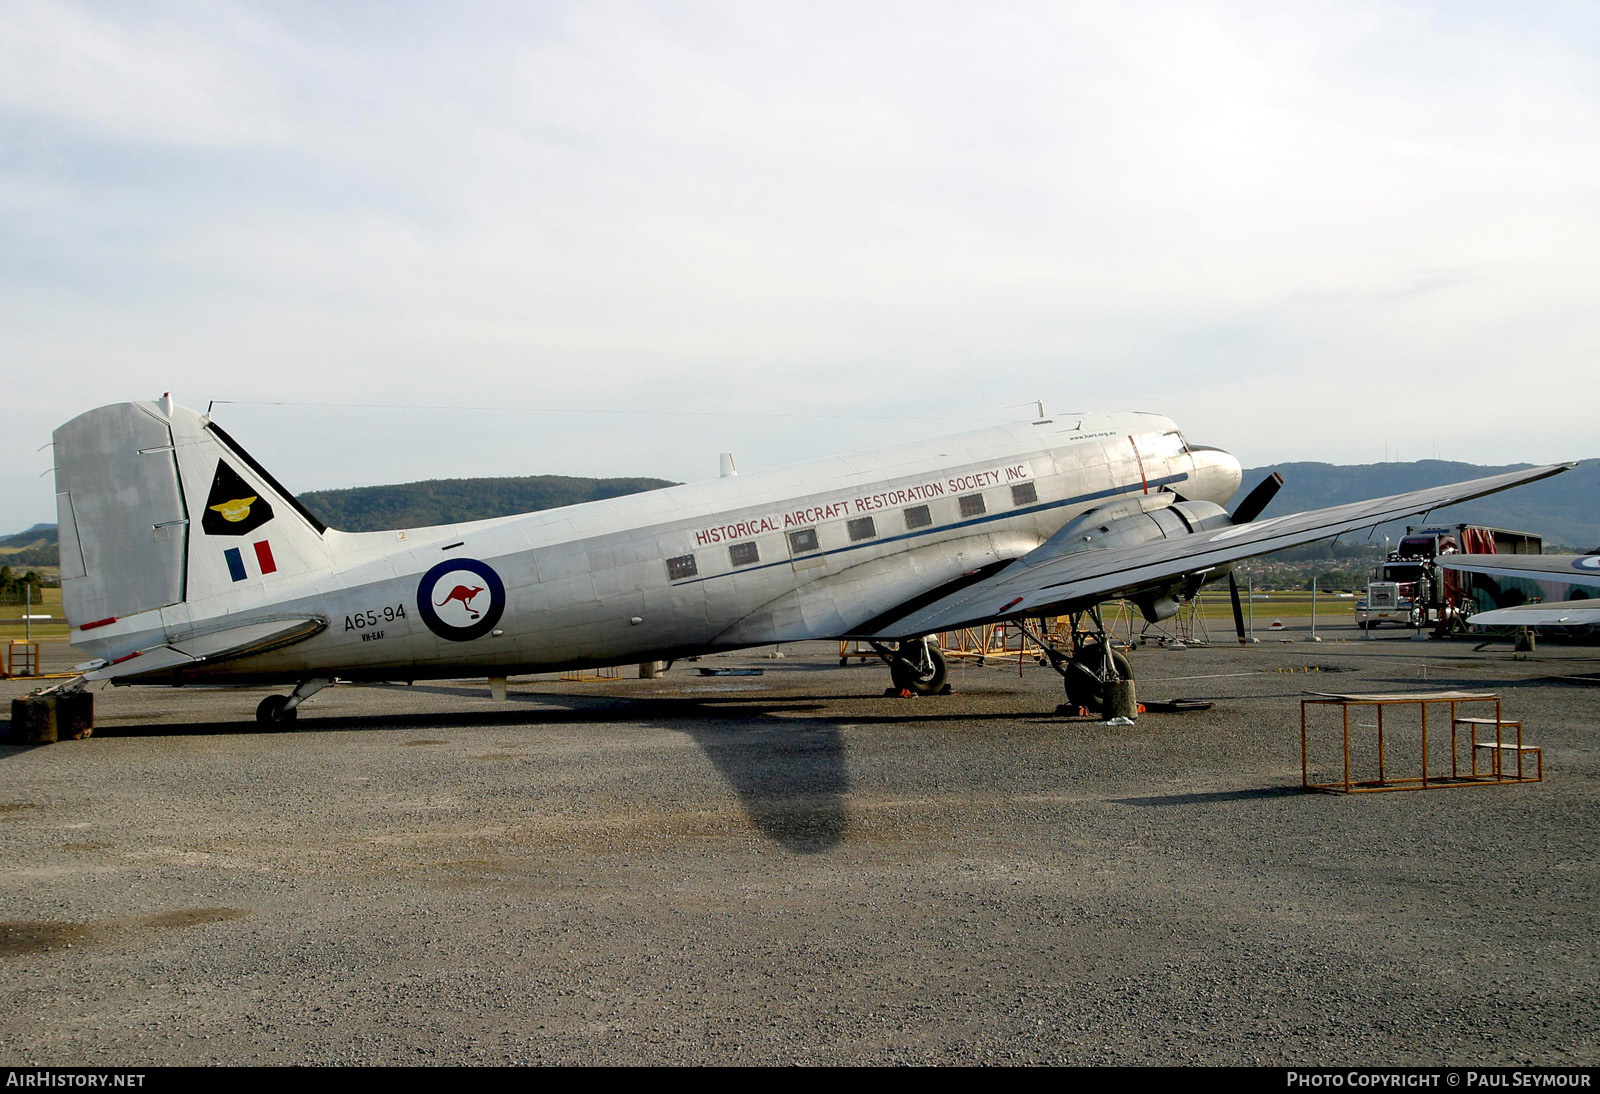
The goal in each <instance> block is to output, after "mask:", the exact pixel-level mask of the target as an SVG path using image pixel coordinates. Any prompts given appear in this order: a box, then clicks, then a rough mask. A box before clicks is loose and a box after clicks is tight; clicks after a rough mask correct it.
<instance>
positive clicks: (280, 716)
mask: <svg viewBox="0 0 1600 1094" xmlns="http://www.w3.org/2000/svg"><path fill="white" fill-rule="evenodd" d="M299 713H300V711H299V708H297V707H291V706H289V697H288V696H287V695H269V696H267V697H266V698H265V699H263V700H261V703H260V705H259V706H257V707H256V721H257V722H259V723H261V724H262V725H264V726H283V725H287V724H289V723H290V722H292V721H294V720H295V717H296V715H298V714H299Z"/></svg>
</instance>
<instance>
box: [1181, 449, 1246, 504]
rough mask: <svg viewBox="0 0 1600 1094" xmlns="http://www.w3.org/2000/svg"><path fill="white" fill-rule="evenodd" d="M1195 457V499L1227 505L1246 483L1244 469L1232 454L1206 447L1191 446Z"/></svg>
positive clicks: (1191, 451)
mask: <svg viewBox="0 0 1600 1094" xmlns="http://www.w3.org/2000/svg"><path fill="white" fill-rule="evenodd" d="M1189 451H1190V453H1191V454H1192V455H1193V456H1194V481H1195V485H1194V487H1193V488H1192V489H1193V494H1192V496H1194V497H1201V498H1204V499H1206V500H1207V501H1214V502H1216V503H1217V504H1218V505H1226V504H1227V503H1228V499H1229V498H1231V497H1233V496H1234V495H1235V494H1237V493H1238V492H1239V485H1240V484H1241V483H1242V482H1244V468H1243V467H1242V466H1241V465H1240V463H1239V460H1238V458H1237V457H1236V456H1234V455H1233V453H1231V452H1224V451H1223V450H1222V449H1220V448H1211V447H1208V446H1206V445H1198V444H1197V445H1190V446H1189Z"/></svg>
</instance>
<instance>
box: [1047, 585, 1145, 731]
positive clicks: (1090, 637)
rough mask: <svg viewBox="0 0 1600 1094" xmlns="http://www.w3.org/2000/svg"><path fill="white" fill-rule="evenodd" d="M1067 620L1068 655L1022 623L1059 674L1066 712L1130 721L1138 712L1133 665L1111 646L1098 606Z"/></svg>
mask: <svg viewBox="0 0 1600 1094" xmlns="http://www.w3.org/2000/svg"><path fill="white" fill-rule="evenodd" d="M1068 619H1069V620H1070V621H1071V631H1072V653H1071V654H1070V655H1069V654H1067V653H1065V652H1064V651H1062V650H1060V649H1058V648H1056V646H1055V645H1054V644H1052V643H1051V642H1050V640H1049V639H1048V638H1046V637H1045V636H1044V635H1042V634H1040V633H1038V632H1036V631H1034V630H1033V629H1032V628H1031V627H1029V626H1028V624H1027V623H1026V622H1024V623H1023V624H1022V633H1023V634H1025V635H1027V636H1028V637H1029V638H1030V639H1032V640H1033V643H1034V645H1036V646H1038V647H1039V649H1040V651H1041V652H1042V653H1043V654H1044V657H1045V659H1046V660H1047V661H1048V662H1049V664H1050V667H1051V668H1053V669H1055V670H1056V671H1057V672H1059V673H1060V674H1061V683H1062V685H1063V687H1064V688H1065V689H1066V693H1067V701H1066V703H1065V704H1064V706H1065V708H1066V710H1065V713H1069V714H1072V713H1077V712H1078V711H1080V710H1081V711H1088V712H1089V713H1090V714H1099V715H1102V716H1103V717H1104V718H1105V719H1106V720H1107V721H1110V720H1112V719H1126V720H1127V721H1128V722H1132V721H1133V719H1134V718H1135V717H1136V716H1137V714H1138V711H1139V704H1138V700H1137V698H1136V696H1135V694H1134V687H1133V666H1132V665H1130V664H1129V663H1128V659H1127V658H1126V657H1124V656H1123V655H1122V654H1121V653H1119V652H1118V651H1116V650H1114V649H1112V648H1111V643H1110V640H1109V638H1108V636H1107V635H1106V628H1105V624H1104V622H1103V621H1102V620H1101V618H1100V609H1099V608H1090V609H1088V610H1087V611H1083V612H1072V613H1070V614H1069V616H1068Z"/></svg>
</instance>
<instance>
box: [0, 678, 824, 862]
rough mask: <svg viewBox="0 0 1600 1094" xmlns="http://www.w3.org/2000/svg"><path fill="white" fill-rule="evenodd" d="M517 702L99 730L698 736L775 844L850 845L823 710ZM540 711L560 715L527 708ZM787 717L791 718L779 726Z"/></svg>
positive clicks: (580, 699)
mask: <svg viewBox="0 0 1600 1094" xmlns="http://www.w3.org/2000/svg"><path fill="white" fill-rule="evenodd" d="M428 690H432V691H457V690H459V691H461V692H463V693H464V694H471V695H476V696H478V697H480V698H481V697H482V695H483V690H482V689H481V688H480V689H453V688H449V689H446V688H430V689H428ZM510 701H511V702H512V703H514V704H516V705H515V706H513V707H512V708H511V709H498V710H474V711H454V712H451V711H440V712H432V713H417V714H382V715H377V714H373V715H344V716H338V717H317V716H315V715H311V714H302V716H301V717H300V718H299V719H298V720H297V721H296V722H295V723H294V725H293V728H292V729H290V730H287V731H285V730H281V729H277V728H269V727H266V726H261V725H258V724H257V723H256V722H255V721H254V720H242V719H241V720H238V721H226V722H223V721H209V722H181V723H145V724H126V723H111V724H104V723H102V724H101V725H99V726H97V727H96V728H95V731H94V735H95V737H100V738H118V737H207V736H229V735H247V734H257V733H261V734H267V733H282V732H290V733H293V732H313V733H357V732H371V731H374V730H398V731H407V730H410V731H417V730H439V729H448V728H450V727H462V728H493V727H496V726H503V727H505V728H507V729H512V728H532V727H538V726H556V725H560V726H572V725H579V726H581V725H610V724H615V723H618V722H634V723H643V724H646V725H654V726H659V727H662V728H667V729H671V730H674V731H676V732H682V733H686V734H688V735H689V736H690V737H691V738H692V739H693V740H694V741H695V743H696V744H697V745H698V746H699V747H700V749H701V751H702V752H703V753H704V754H705V756H706V758H707V759H708V760H710V761H711V763H712V764H713V765H714V766H715V767H716V769H717V770H718V772H720V773H721V775H722V776H723V778H725V779H726V780H727V782H728V785H729V786H730V787H731V788H732V789H733V790H734V792H735V793H736V794H737V795H738V796H739V800H740V802H741V804H742V805H743V807H744V810H745V813H746V815H747V816H748V817H749V819H750V821H751V823H753V824H754V825H755V826H756V828H757V829H758V830H759V831H760V832H761V833H762V835H764V836H765V837H766V838H767V839H770V840H772V841H773V842H775V843H777V844H780V845H781V846H783V847H786V848H788V849H789V850H791V851H795V852H799V853H804V854H815V853H819V852H825V851H828V850H831V849H833V848H834V847H836V846H838V845H839V844H840V843H842V842H844V840H845V839H846V836H847V832H848V829H849V822H848V818H847V816H846V813H845V808H844V795H845V793H846V791H847V790H848V789H849V773H848V771H847V770H846V764H845V749H844V743H843V738H842V734H841V732H840V730H839V727H838V724H837V723H836V722H835V721H834V720H832V719H825V718H794V717H792V715H794V714H799V713H805V712H810V711H814V710H816V709H818V704H817V703H816V702H814V701H785V700H778V701H773V700H771V699H769V700H767V701H766V702H764V703H760V704H759V705H758V704H756V703H754V702H752V701H748V700H747V701H744V702H741V703H738V704H729V703H728V702H727V701H726V700H725V699H722V698H715V699H712V698H706V699H700V698H647V699H617V698H613V697H609V696H572V695H554V694H532V695H530V694H527V693H517V694H513V695H512V696H511V697H510ZM532 702H539V703H551V704H560V706H559V707H558V706H554V705H552V706H548V707H546V706H532V705H527V704H529V703H532ZM306 709H307V710H309V709H310V708H309V707H308V708H306ZM785 714H787V715H791V717H782V718H780V717H778V715H785ZM841 721H843V719H841ZM6 728H9V727H8V726H7V727H6ZM396 743H397V744H398V743H400V742H398V741H397V742H396ZM29 751H31V748H29V747H27V746H22V747H14V748H12V747H6V748H0V759H3V758H5V757H7V756H14V755H22V754H24V753H26V752H29Z"/></svg>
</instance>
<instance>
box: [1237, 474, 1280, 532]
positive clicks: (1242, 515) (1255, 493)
mask: <svg viewBox="0 0 1600 1094" xmlns="http://www.w3.org/2000/svg"><path fill="white" fill-rule="evenodd" d="M1282 486H1283V476H1282V475H1280V474H1278V473H1277V472H1276V471H1274V472H1273V473H1272V474H1270V475H1268V476H1267V477H1266V478H1264V479H1262V480H1261V481H1260V482H1258V483H1256V488H1255V489H1254V490H1252V491H1250V493H1248V494H1246V495H1245V498H1244V500H1243V501H1241V502H1240V503H1239V508H1237V509H1235V510H1234V511H1233V516H1232V518H1231V519H1232V521H1233V523H1235V524H1249V523H1250V522H1251V521H1253V520H1255V519H1256V518H1257V517H1259V516H1260V515H1261V510H1263V509H1265V508H1266V507H1267V505H1268V503H1269V502H1271V501H1272V499H1273V498H1275V497H1276V496H1277V494H1278V490H1279V488H1280V487H1282Z"/></svg>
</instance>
